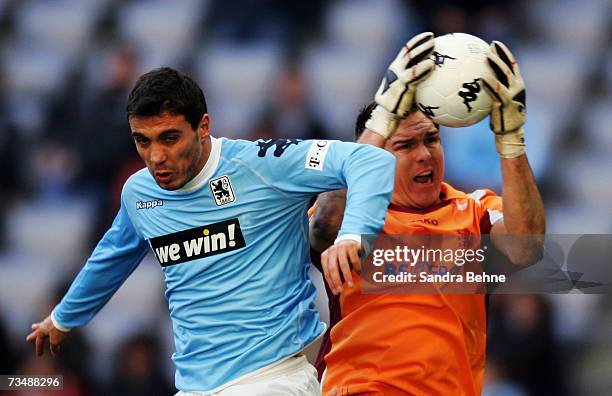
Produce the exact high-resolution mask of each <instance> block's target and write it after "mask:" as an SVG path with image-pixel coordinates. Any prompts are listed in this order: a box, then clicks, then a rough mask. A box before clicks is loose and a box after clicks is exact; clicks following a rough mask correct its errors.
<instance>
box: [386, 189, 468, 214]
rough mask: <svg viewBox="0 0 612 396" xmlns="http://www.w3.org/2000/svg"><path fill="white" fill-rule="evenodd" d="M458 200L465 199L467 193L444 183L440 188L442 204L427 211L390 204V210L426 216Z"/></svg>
mask: <svg viewBox="0 0 612 396" xmlns="http://www.w3.org/2000/svg"><path fill="white" fill-rule="evenodd" d="M458 198H465V193H463V192H461V191H459V190H456V189H455V188H453V187H452V186H451V185H450V184H448V183H444V182H442V186H441V187H440V202H438V203H437V204H435V205H432V206H430V207H428V208H425V209H414V208H411V207H408V206H403V205H398V204H394V203H390V204H389V209H391V210H395V211H398V212H406V213H415V214H425V213H430V212H433V211H434V210H438V209H440V208H442V207H444V206H446V205H448V204H449V203H450V202H451V201H452V200H453V199H458Z"/></svg>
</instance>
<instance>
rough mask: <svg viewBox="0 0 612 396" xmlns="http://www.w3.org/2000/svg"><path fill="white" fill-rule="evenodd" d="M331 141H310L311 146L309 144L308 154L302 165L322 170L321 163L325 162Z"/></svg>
mask: <svg viewBox="0 0 612 396" xmlns="http://www.w3.org/2000/svg"><path fill="white" fill-rule="evenodd" d="M331 143H332V142H330V141H328V140H316V141H314V142H312V146H310V150H308V155H307V156H306V163H305V164H304V167H305V168H306V169H314V170H318V171H322V170H323V163H324V162H325V157H326V156H327V152H328V151H329V146H330V145H331Z"/></svg>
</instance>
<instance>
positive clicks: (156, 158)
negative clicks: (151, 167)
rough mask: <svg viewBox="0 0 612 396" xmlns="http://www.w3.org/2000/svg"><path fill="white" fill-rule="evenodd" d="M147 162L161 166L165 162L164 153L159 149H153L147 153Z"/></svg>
mask: <svg viewBox="0 0 612 396" xmlns="http://www.w3.org/2000/svg"><path fill="white" fill-rule="evenodd" d="M149 160H150V161H151V163H153V164H162V163H164V161H166V153H164V151H163V150H161V149H158V148H153V149H151V152H150V153H149Z"/></svg>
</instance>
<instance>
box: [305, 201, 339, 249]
mask: <svg viewBox="0 0 612 396" xmlns="http://www.w3.org/2000/svg"><path fill="white" fill-rule="evenodd" d="M345 206H346V190H337V191H328V192H325V193H322V194H319V197H318V198H317V201H316V203H315V212H314V214H313V215H312V218H311V219H310V229H309V234H310V235H309V236H310V245H311V246H312V248H313V249H314V250H316V251H319V252H322V251H324V250H325V249H327V248H328V247H329V246H331V245H333V243H334V240H335V239H336V236H337V235H338V231H339V230H340V225H341V224H342V218H343V217H344V208H345Z"/></svg>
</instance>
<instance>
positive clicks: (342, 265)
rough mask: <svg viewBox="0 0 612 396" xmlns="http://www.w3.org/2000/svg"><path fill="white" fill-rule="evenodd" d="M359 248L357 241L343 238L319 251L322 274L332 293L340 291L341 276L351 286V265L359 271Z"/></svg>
mask: <svg viewBox="0 0 612 396" xmlns="http://www.w3.org/2000/svg"><path fill="white" fill-rule="evenodd" d="M360 250H361V245H359V243H357V242H355V241H350V240H344V241H339V242H337V243H336V244H334V245H332V246H330V247H329V248H328V249H327V250H325V251H324V252H323V253H321V266H322V267H323V275H324V276H325V280H326V281H327V285H328V286H329V288H330V289H331V291H332V293H333V294H335V295H336V294H339V293H341V292H342V277H344V280H345V281H346V283H347V285H348V287H353V284H354V282H353V276H352V275H351V265H352V268H355V270H356V271H361V259H360V258H359V251H360Z"/></svg>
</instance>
